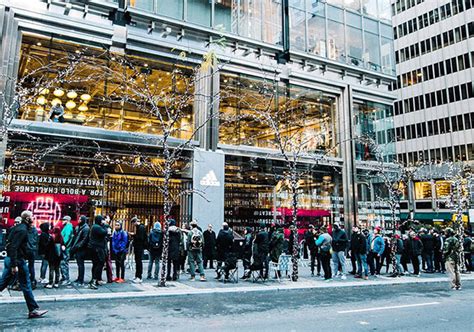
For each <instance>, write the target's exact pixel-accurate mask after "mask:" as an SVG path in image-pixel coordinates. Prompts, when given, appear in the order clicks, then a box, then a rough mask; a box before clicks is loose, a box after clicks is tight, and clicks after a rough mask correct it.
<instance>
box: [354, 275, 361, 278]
mask: <svg viewBox="0 0 474 332" xmlns="http://www.w3.org/2000/svg"><path fill="white" fill-rule="evenodd" d="M354 278H356V279H362V277H361V276H360V275H358V274H356V275H354Z"/></svg>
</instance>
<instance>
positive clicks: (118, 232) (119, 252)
mask: <svg viewBox="0 0 474 332" xmlns="http://www.w3.org/2000/svg"><path fill="white" fill-rule="evenodd" d="M111 243H112V255H113V257H114V258H115V270H116V278H115V279H113V281H114V282H117V283H123V282H125V258H126V257H127V251H128V233H127V232H126V231H124V230H123V223H122V222H121V221H120V220H119V221H116V222H115V230H114V232H113V233H112V241H111Z"/></svg>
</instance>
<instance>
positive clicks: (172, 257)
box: [166, 219, 182, 281]
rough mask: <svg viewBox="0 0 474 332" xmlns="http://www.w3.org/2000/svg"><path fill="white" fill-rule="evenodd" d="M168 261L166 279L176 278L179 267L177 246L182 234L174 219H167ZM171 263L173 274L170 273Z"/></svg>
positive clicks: (179, 245) (179, 244)
mask: <svg viewBox="0 0 474 332" xmlns="http://www.w3.org/2000/svg"><path fill="white" fill-rule="evenodd" d="M168 225H169V227H168V236H169V243H168V262H166V280H167V281H170V280H173V281H175V280H178V269H179V248H180V247H181V242H182V235H181V230H180V229H179V228H178V227H176V221H175V220H174V219H169V220H168ZM171 264H173V274H172V275H171Z"/></svg>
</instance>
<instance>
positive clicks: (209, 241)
mask: <svg viewBox="0 0 474 332" xmlns="http://www.w3.org/2000/svg"><path fill="white" fill-rule="evenodd" d="M202 234H203V236H204V248H203V250H202V253H203V255H204V256H205V257H206V258H207V259H213V258H214V257H215V255H216V232H214V231H209V230H208V229H207V230H205V231H204V233H202Z"/></svg>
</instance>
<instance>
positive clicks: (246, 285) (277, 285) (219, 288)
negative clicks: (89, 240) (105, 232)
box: [0, 261, 474, 305]
mask: <svg viewBox="0 0 474 332" xmlns="http://www.w3.org/2000/svg"><path fill="white" fill-rule="evenodd" d="M147 267H148V264H147V262H145V261H144V270H145V276H146V269H147ZM90 268H91V265H90V264H86V280H89V278H90ZM70 270H71V271H70V274H71V277H72V279H74V278H75V276H76V275H77V268H76V265H75V263H74V262H72V264H71V269H70ZM0 271H1V270H0ZM36 271H39V265H37V269H36ZM242 271H243V269H242V268H239V274H240V276H241V275H242V274H243V272H242ZM299 271H300V277H299V280H298V282H291V281H289V280H288V279H285V278H283V279H282V281H281V282H278V281H277V280H276V279H270V280H268V281H266V282H261V281H259V282H256V283H253V282H252V281H243V280H239V282H238V283H236V284H233V283H225V284H224V283H223V282H220V281H217V280H215V279H214V277H215V272H214V270H210V269H209V270H206V271H205V272H206V276H207V279H208V281H207V282H200V281H189V280H188V278H189V276H188V275H186V274H185V275H182V276H181V279H180V280H178V281H175V282H171V281H170V282H167V287H157V281H155V280H144V281H143V283H142V284H134V283H132V282H131V281H130V280H127V282H126V283H123V284H116V283H112V284H106V285H103V286H101V287H99V289H98V290H91V289H89V288H87V287H75V286H71V287H66V286H61V287H60V288H59V289H46V288H44V287H43V285H40V284H38V288H37V289H36V290H35V291H34V294H35V298H36V300H37V301H38V302H51V301H61V302H63V301H82V300H89V299H118V298H120V299H122V298H139V297H161V296H183V295H191V294H215V293H232V292H261V291H280V290H292V289H317V288H327V287H366V286H385V285H397V284H412V283H413V284H417V283H436V282H444V283H446V287H449V285H448V276H447V275H446V274H439V273H435V274H422V276H421V277H419V278H417V277H414V276H404V277H401V278H389V277H386V276H384V275H382V276H380V277H378V278H375V277H369V280H361V279H354V277H353V276H352V275H348V276H347V280H341V279H340V278H336V279H334V280H333V281H330V282H325V281H324V280H322V279H320V278H318V277H311V275H310V270H309V267H300V269H299ZM382 272H385V269H384V268H383V269H382ZM0 273H1V272H0ZM133 276H134V272H132V271H131V270H127V271H126V277H127V279H132V278H133ZM103 277H105V272H104V274H103ZM461 279H462V281H467V280H474V274H463V275H462V276H461ZM23 301H24V299H23V294H22V292H21V291H20V292H18V291H8V290H4V291H3V292H2V293H0V305H1V304H7V303H18V302H23Z"/></svg>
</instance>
